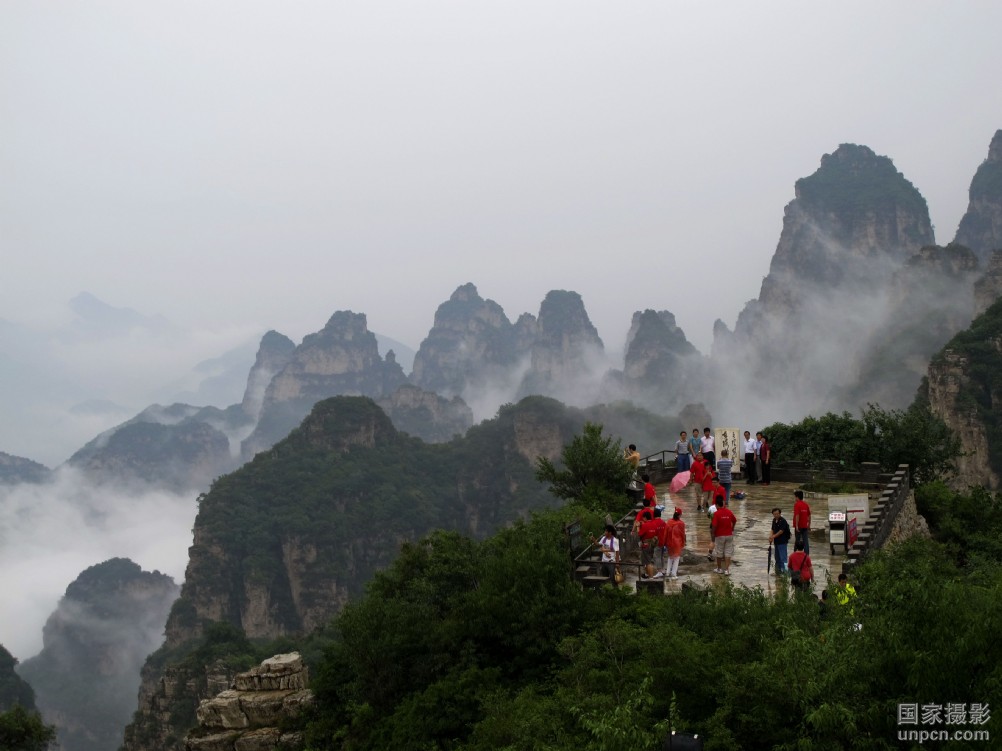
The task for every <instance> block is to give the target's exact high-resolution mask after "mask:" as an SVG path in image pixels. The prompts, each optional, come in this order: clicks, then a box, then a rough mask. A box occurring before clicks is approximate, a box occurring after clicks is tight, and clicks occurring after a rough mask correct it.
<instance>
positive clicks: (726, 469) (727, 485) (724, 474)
mask: <svg viewBox="0 0 1002 751" xmlns="http://www.w3.org/2000/svg"><path fill="white" fill-rule="evenodd" d="M728 453H729V452H728V451H727V449H723V450H722V451H721V452H720V459H719V460H718V461H717V478H718V480H719V482H720V485H721V486H722V487H723V489H724V505H727V504H729V503H730V502H731V471H732V469H733V468H734V462H732V461H731V459H730V457H729V456H728Z"/></svg>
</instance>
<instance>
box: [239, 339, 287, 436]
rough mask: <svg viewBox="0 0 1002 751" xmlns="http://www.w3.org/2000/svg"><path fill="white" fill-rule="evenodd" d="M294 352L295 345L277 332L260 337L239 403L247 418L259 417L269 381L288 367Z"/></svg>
mask: <svg viewBox="0 0 1002 751" xmlns="http://www.w3.org/2000/svg"><path fill="white" fill-rule="evenodd" d="M295 350H296V345H295V343H294V342H293V341H292V340H291V339H290V338H289V337H287V336H285V335H284V334H280V333H278V332H277V331H269V332H268V333H266V334H265V335H264V336H263V337H261V344H260V345H258V350H257V356H256V357H255V358H254V365H253V366H251V370H250V374H249V375H248V377H247V388H246V389H245V390H244V398H243V402H242V403H241V408H242V409H243V411H244V413H245V414H247V415H248V416H249V417H252V418H254V419H257V418H258V417H259V416H260V415H261V406H262V404H263V403H264V392H265V389H267V388H268V384H269V383H271V379H272V378H274V377H275V376H276V375H277V374H278V373H279V372H281V370H282V368H284V367H285V366H286V365H288V363H289V360H290V359H291V358H292V353H293V352H295Z"/></svg>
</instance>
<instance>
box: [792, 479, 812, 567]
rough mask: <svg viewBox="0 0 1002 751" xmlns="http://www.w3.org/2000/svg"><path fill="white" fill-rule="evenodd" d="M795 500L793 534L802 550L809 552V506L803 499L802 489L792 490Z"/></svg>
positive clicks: (808, 553)
mask: <svg viewBox="0 0 1002 751" xmlns="http://www.w3.org/2000/svg"><path fill="white" fill-rule="evenodd" d="M793 496H794V498H796V499H797V500H796V501H795V502H794V504H793V534H794V535H796V541H797V543H798V544H802V545H803V548H804V552H805V553H807V555H810V554H811V507H810V506H809V505H808V504H807V501H805V500H804V491H803V490H794V491H793Z"/></svg>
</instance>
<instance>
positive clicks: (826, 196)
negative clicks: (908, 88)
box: [796, 144, 929, 218]
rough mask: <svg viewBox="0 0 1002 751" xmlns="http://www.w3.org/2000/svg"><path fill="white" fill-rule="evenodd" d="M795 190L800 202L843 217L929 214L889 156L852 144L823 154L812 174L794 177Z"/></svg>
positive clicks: (920, 195) (924, 204) (917, 193)
mask: <svg viewBox="0 0 1002 751" xmlns="http://www.w3.org/2000/svg"><path fill="white" fill-rule="evenodd" d="M796 191H797V199H798V200H799V201H800V202H802V203H803V204H804V205H806V206H809V207H812V208H819V209H823V210H824V211H825V212H828V213H832V214H838V215H842V216H844V217H847V218H849V217H858V216H859V215H860V214H864V213H869V214H872V213H880V212H888V211H895V210H898V209H900V210H901V211H904V212H908V213H912V214H915V215H917V216H928V213H929V210H928V208H927V206H926V202H925V199H924V198H923V197H922V194H921V193H919V191H918V190H917V189H916V188H915V186H914V185H912V184H911V183H910V182H909V181H908V180H906V179H905V177H904V176H903V175H902V174H901V173H900V172H898V171H897V169H896V168H895V167H894V163H893V162H892V161H891V160H890V159H888V158H887V157H885V156H877V155H876V154H874V153H873V151H871V150H870V149H869V148H867V147H866V146H856V145H854V144H842V145H841V146H839V148H838V150H837V151H836V152H835V153H834V154H830V155H825V157H824V159H823V160H822V162H821V167H820V168H819V169H818V170H817V171H816V172H815V173H814V174H813V175H810V176H809V177H802V178H800V179H799V180H797V183H796Z"/></svg>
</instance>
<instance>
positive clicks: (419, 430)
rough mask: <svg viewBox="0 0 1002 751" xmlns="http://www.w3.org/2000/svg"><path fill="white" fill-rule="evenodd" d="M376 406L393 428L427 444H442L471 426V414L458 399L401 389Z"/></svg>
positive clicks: (407, 388) (411, 389)
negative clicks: (385, 415) (384, 414)
mask: <svg viewBox="0 0 1002 751" xmlns="http://www.w3.org/2000/svg"><path fill="white" fill-rule="evenodd" d="M376 403H377V404H378V405H379V406H380V407H382V409H383V411H384V412H386V414H387V415H388V416H389V418H390V420H391V421H392V422H393V425H394V427H396V428H397V429H398V430H401V431H403V432H405V433H409V434H410V435H412V436H415V437H417V438H420V439H421V440H423V441H427V442H428V443H443V442H445V441H449V440H452V438H453V437H455V436H456V435H462V434H463V433H465V432H466V431H467V429H468V428H469V427H470V426H471V425H473V410H472V409H470V408H469V406H467V404H466V402H464V401H463V400H462V399H460V398H459V397H458V396H453V397H452V398H451V399H449V398H446V397H444V396H440V395H438V394H435V393H432V392H430V391H425V390H423V389H419V388H418V387H417V386H411V385H404V386H401V387H400V388H398V389H397V390H396V391H394V392H393V393H392V394H390V395H389V396H387V397H383V398H382V399H378V400H377V401H376Z"/></svg>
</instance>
